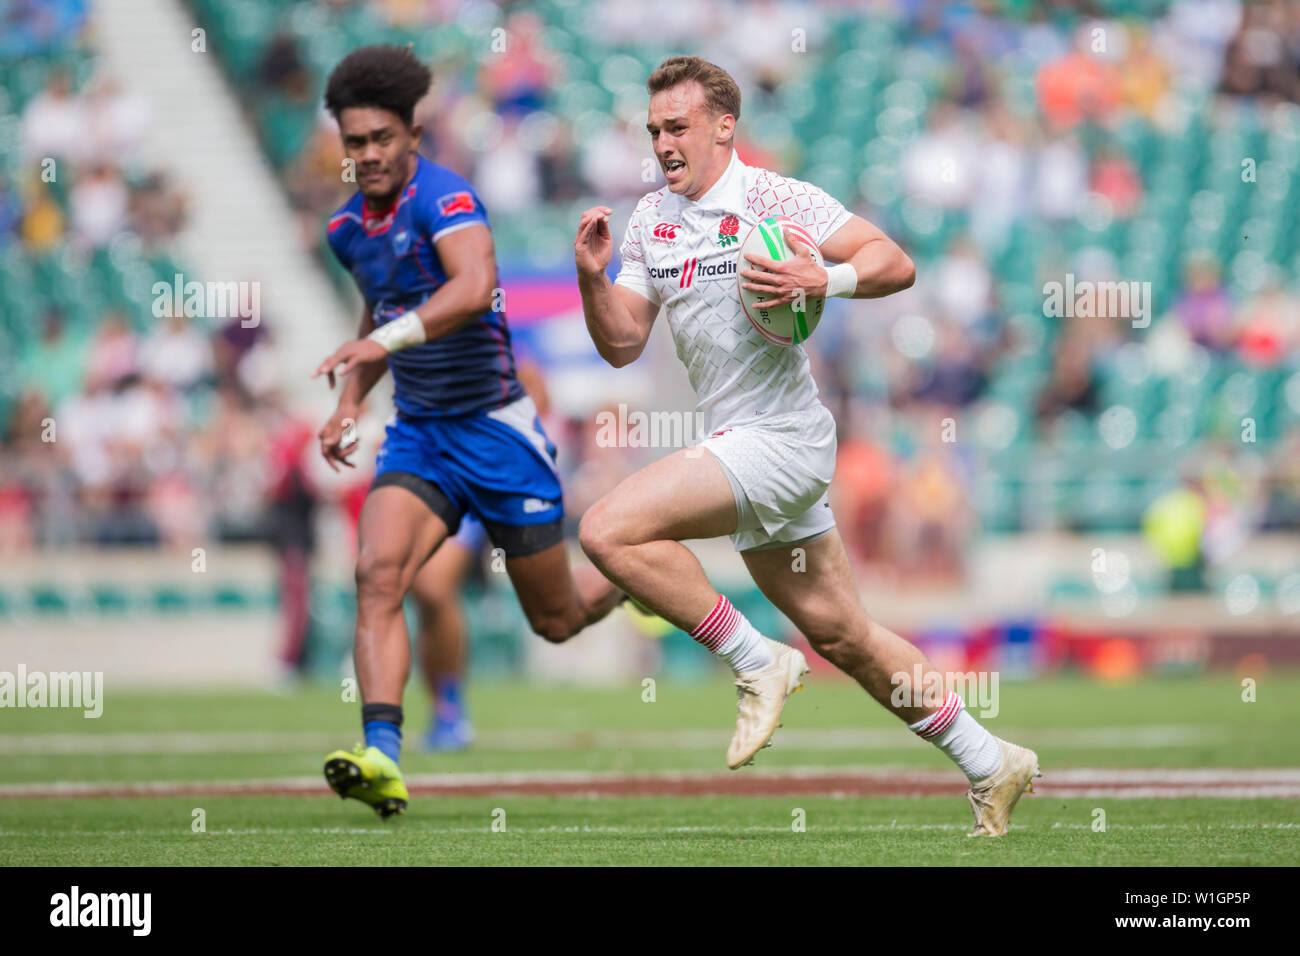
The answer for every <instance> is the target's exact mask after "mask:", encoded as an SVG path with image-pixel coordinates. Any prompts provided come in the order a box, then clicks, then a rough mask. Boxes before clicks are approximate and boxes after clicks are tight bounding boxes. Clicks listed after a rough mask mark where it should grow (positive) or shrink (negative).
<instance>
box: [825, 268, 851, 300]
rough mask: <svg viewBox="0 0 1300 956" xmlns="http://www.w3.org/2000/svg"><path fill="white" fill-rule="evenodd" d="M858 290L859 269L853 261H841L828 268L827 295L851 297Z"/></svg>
mask: <svg viewBox="0 0 1300 956" xmlns="http://www.w3.org/2000/svg"><path fill="white" fill-rule="evenodd" d="M857 291H858V270H857V269H855V268H853V263H851V262H841V263H840V264H839V265H837V266H831V267H830V268H829V269H827V270H826V296H827V298H829V297H831V296H840V297H842V298H845V299H847V298H849V297H851V296H852V295H853V293H855V292H857Z"/></svg>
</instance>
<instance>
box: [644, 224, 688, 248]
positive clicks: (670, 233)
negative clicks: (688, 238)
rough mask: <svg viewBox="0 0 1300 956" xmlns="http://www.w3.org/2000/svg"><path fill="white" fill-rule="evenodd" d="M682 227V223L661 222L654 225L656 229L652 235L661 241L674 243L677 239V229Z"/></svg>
mask: <svg viewBox="0 0 1300 956" xmlns="http://www.w3.org/2000/svg"><path fill="white" fill-rule="evenodd" d="M680 228H682V226H681V223H676V222H661V223H659V224H658V225H657V226H655V227H654V230H653V231H652V232H651V233H650V235H651V237H653V238H654V239H656V240H658V241H659V242H666V243H668V244H669V245H672V244H673V243H674V242H676V241H677V230H678V229H680Z"/></svg>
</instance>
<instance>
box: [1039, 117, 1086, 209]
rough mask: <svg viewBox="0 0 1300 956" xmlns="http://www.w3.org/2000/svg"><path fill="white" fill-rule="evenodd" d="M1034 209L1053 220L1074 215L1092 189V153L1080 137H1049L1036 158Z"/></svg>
mask: <svg viewBox="0 0 1300 956" xmlns="http://www.w3.org/2000/svg"><path fill="white" fill-rule="evenodd" d="M1033 169H1034V183H1033V198H1034V210H1035V212H1037V213H1038V215H1039V216H1041V217H1042V218H1043V219H1044V220H1045V221H1046V222H1047V223H1049V224H1057V223H1061V222H1064V221H1067V220H1070V219H1073V218H1074V217H1075V216H1076V215H1077V214H1078V211H1079V205H1080V202H1081V201H1082V200H1083V197H1084V196H1085V195H1086V194H1087V192H1088V157H1087V155H1086V154H1085V153H1084V151H1083V149H1082V147H1080V145H1079V142H1078V139H1077V138H1076V137H1074V136H1070V135H1066V136H1060V137H1056V138H1052V139H1048V140H1046V141H1045V142H1044V143H1043V144H1042V145H1041V146H1040V147H1039V149H1038V151H1037V154H1036V155H1035V156H1034V159H1033Z"/></svg>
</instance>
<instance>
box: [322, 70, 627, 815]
mask: <svg viewBox="0 0 1300 956" xmlns="http://www.w3.org/2000/svg"><path fill="white" fill-rule="evenodd" d="M430 79H431V78H430V74H429V70H428V69H427V68H426V67H425V66H424V65H423V64H422V63H420V61H419V60H418V59H417V58H416V57H415V56H414V55H413V54H412V53H411V52H410V51H409V50H407V49H403V48H401V47H396V46H383V45H380V46H368V47H363V48H361V49H359V50H356V51H354V52H353V53H351V54H349V55H348V56H347V57H345V58H344V59H343V60H342V61H341V62H340V63H339V64H338V66H337V67H335V69H334V71H333V72H332V73H331V74H330V77H329V81H328V84H327V86H326V91H325V106H326V108H327V109H328V110H329V111H330V113H331V114H332V115H333V116H334V118H335V120H336V121H337V122H338V125H339V132H340V134H341V136H342V140H343V148H344V151H345V153H346V154H347V156H348V158H349V159H350V160H351V161H352V162H353V163H354V164H355V171H356V178H357V184H358V187H359V188H358V191H357V193H356V194H354V195H353V196H352V198H351V199H349V200H348V202H347V203H345V204H344V205H343V206H342V207H341V208H340V209H339V210H338V212H336V213H335V214H334V215H333V216H332V217H331V218H330V221H329V227H328V228H329V243H330V247H331V249H333V251H334V255H335V256H336V257H337V258H338V260H339V262H340V263H342V264H343V266H344V268H346V269H347V270H348V271H349V272H350V273H351V274H352V277H353V279H354V280H355V281H356V283H357V286H358V288H359V289H360V290H361V294H362V296H363V297H364V299H365V311H364V314H363V316H362V319H361V328H360V330H359V333H358V337H357V338H356V339H354V340H352V341H349V342H346V343H345V344H343V345H342V346H340V347H339V348H338V349H337V350H335V352H334V353H333V354H332V355H330V356H329V357H328V358H327V359H325V361H323V362H322V363H321V364H320V366H319V367H318V368H317V369H316V372H315V375H326V376H328V379H329V382H330V386H331V388H332V387H333V386H334V382H335V375H336V374H339V375H342V376H343V387H342V392H341V394H340V397H339V402H338V407H337V408H336V409H335V412H334V414H333V416H331V418H330V420H329V421H328V422H327V423H326V424H325V426H324V427H323V428H322V429H321V431H320V436H319V437H320V443H321V454H322V455H323V456H324V457H325V459H326V461H328V462H329V463H330V465H331V467H334V468H335V469H336V470H337V465H338V464H339V463H342V464H348V465H350V463H349V462H348V461H347V457H348V456H349V455H350V454H351V453H352V452H353V451H354V450H355V448H356V439H355V437H354V433H353V430H352V429H350V428H349V425H350V423H351V422H355V420H356V419H357V417H358V415H359V412H360V405H361V402H362V400H363V399H364V397H365V396H366V394H367V393H368V392H369V391H370V389H371V388H372V387H373V386H374V384H375V383H376V382H377V381H378V380H379V379H380V378H382V377H383V374H384V371H385V369H391V370H392V373H393V380H394V402H395V404H396V406H397V410H396V414H395V416H394V418H393V420H392V421H391V422H390V423H389V425H388V429H387V434H386V436H385V439H384V443H383V447H382V448H381V449H380V451H379V455H378V457H377V458H376V461H375V468H376V474H375V479H374V483H373V484H372V485H371V488H370V492H369V494H368V495H367V497H366V500H365V504H364V506H363V508H362V511H361V519H360V523H359V525H358V529H357V536H358V547H357V568H356V583H357V627H356V643H355V652H354V659H355V662H356V671H357V678H358V680H359V682H360V686H361V695H362V708H361V713H362V724H363V727H364V731H365V743H364V744H362V745H358V746H357V748H356V749H355V750H354V751H345V750H337V751H335V752H333V753H331V754H329V755H328V756H327V757H326V760H325V779H326V781H327V782H328V783H329V785H330V787H331V788H332V789H333V790H334V791H335V792H336V793H338V794H339V795H340V796H341V797H345V798H346V797H352V798H354V799H358V800H361V801H363V802H364V803H367V804H369V805H370V806H371V807H373V808H374V809H375V811H376V812H377V813H378V814H379V815H380V816H381V817H385V818H387V817H389V816H391V815H392V814H394V813H401V812H402V811H403V810H405V808H406V804H407V800H408V795H407V791H406V786H405V784H404V783H403V782H402V775H401V771H400V769H399V767H398V759H399V754H400V747H401V725H402V706H401V705H402V692H403V689H404V687H405V686H406V680H407V676H408V674H409V671H410V664H411V646H410V639H409V637H408V635H407V629H406V618H405V616H404V614H403V612H402V599H403V597H404V596H405V595H406V593H407V591H408V590H409V589H410V587H411V582H412V580H413V579H414V577H415V575H416V572H417V571H418V570H419V569H420V566H421V565H423V564H424V562H425V561H426V560H427V559H428V558H429V556H430V555H431V554H433V552H434V551H435V550H436V549H437V548H438V546H439V545H440V544H441V543H442V542H443V541H444V540H445V539H446V538H447V536H448V535H449V534H454V533H455V532H456V530H457V528H458V527H459V526H460V522H461V518H462V517H463V516H464V515H466V514H473V515H474V516H476V517H477V518H478V519H479V520H480V521H481V522H482V524H483V527H484V529H485V530H486V532H487V534H488V537H489V538H490V539H491V540H492V543H493V545H494V546H496V547H498V548H501V549H502V550H503V552H504V554H505V566H506V571H507V573H508V574H509V575H510V580H511V582H512V584H513V585H514V588H515V593H516V594H517V595H518V597H519V603H520V604H521V605H522V607H523V610H524V613H525V615H526V616H527V618H528V622H529V624H530V626H531V627H532V629H533V630H534V631H536V632H537V633H538V634H540V635H541V636H542V637H544V638H546V639H547V640H548V641H553V642H560V641H564V640H567V639H568V638H570V637H572V636H573V635H574V634H576V633H577V632H578V631H580V630H582V629H583V628H584V627H586V626H587V625H588V624H591V623H592V622H594V621H596V620H599V619H600V618H601V617H603V616H605V615H606V614H607V613H609V611H610V610H611V609H612V608H613V607H614V606H615V605H616V604H617V603H618V602H619V601H620V600H621V599H622V597H623V594H622V592H621V591H619V590H618V589H617V588H615V587H614V585H612V584H610V583H609V582H608V581H607V580H605V578H604V577H603V576H601V574H600V573H599V572H598V571H596V569H595V568H593V567H590V566H583V567H580V568H578V569H576V570H575V571H574V572H572V573H570V569H569V561H568V555H567V551H566V549H565V544H564V541H563V534H562V525H561V521H562V518H563V515H564V505H563V501H562V496H561V491H560V483H559V479H558V477H557V475H556V471H555V461H554V456H555V447H554V445H552V444H551V442H550V440H549V439H548V438H547V436H546V434H545V432H544V431H543V430H542V426H541V422H540V420H539V419H538V416H537V410H536V408H535V407H534V405H533V402H532V400H531V399H529V398H528V396H527V395H526V394H525V392H524V390H523V388H522V387H521V386H520V384H519V380H518V379H517V378H516V376H515V362H514V355H513V353H512V351H511V347H510V330H509V328H508V326H507V325H506V317H505V313H504V311H501V310H499V309H495V308H494V305H496V304H498V303H499V298H498V294H497V269H496V258H495V253H494V250H493V244H492V233H491V231H490V228H489V226H488V219H487V213H486V212H485V211H484V209H483V204H482V203H481V202H480V201H479V198H478V195H477V194H476V193H475V191H474V189H473V187H472V186H470V184H469V183H468V182H467V181H466V180H465V179H464V178H463V177H461V176H459V175H457V174H456V173H454V172H452V171H451V170H449V169H446V168H444V167H442V166H438V165H437V164H435V163H431V162H429V161H427V160H426V159H424V158H423V157H421V156H420V155H419V154H418V153H417V151H416V149H417V145H418V144H419V141H420V133H421V128H420V127H419V126H417V125H415V124H414V114H415V106H416V103H417V102H419V100H420V99H421V98H422V97H423V96H424V94H425V93H426V92H427V91H428V88H429V83H430Z"/></svg>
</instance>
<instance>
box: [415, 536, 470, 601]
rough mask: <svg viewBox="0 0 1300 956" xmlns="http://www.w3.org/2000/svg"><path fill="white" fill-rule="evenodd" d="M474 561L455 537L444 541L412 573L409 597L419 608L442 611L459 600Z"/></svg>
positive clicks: (468, 551) (467, 550)
mask: <svg viewBox="0 0 1300 956" xmlns="http://www.w3.org/2000/svg"><path fill="white" fill-rule="evenodd" d="M476 557H477V555H476V554H475V552H473V551H471V550H469V549H468V548H466V547H464V546H463V545H461V543H460V542H459V541H458V540H457V539H456V538H455V536H452V537H449V538H447V540H446V541H444V542H443V543H442V544H441V545H440V546H439V547H438V550H436V551H434V552H433V555H432V556H431V557H430V558H429V559H428V560H427V561H425V562H424V564H423V565H421V566H420V570H419V571H417V572H416V574H415V582H414V583H413V584H412V586H411V596H412V597H414V598H415V599H416V601H418V602H419V604H420V606H421V608H424V607H442V606H444V605H446V604H448V603H450V602H452V601H457V600H459V599H460V588H461V585H462V584H463V583H464V581H465V578H466V576H467V575H468V574H469V570H470V568H471V567H473V564H474V559H475V558H476Z"/></svg>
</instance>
